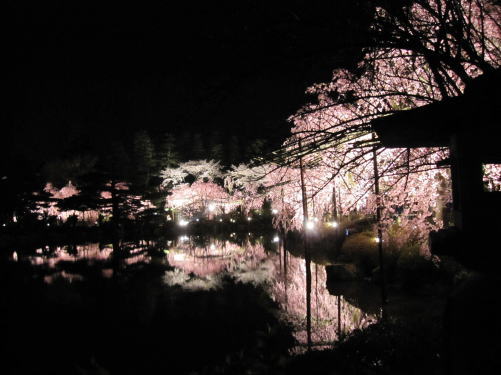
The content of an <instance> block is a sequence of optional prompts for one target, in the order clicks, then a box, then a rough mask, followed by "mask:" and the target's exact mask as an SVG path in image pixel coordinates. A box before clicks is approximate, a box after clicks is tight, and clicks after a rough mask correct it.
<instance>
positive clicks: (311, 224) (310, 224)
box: [306, 221, 315, 230]
mask: <svg viewBox="0 0 501 375" xmlns="http://www.w3.org/2000/svg"><path fill="white" fill-rule="evenodd" d="M306 229H308V230H313V229H315V222H313V221H307V222H306Z"/></svg>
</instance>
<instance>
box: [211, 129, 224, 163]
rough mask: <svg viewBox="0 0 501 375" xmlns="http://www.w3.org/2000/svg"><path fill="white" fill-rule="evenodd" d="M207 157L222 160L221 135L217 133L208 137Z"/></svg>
mask: <svg viewBox="0 0 501 375" xmlns="http://www.w3.org/2000/svg"><path fill="white" fill-rule="evenodd" d="M208 149H209V150H208V151H209V155H208V157H209V158H210V159H212V160H222V159H223V156H224V152H223V145H222V143H221V135H220V134H219V132H218V131H214V132H212V134H211V136H210V137H209V147H208Z"/></svg>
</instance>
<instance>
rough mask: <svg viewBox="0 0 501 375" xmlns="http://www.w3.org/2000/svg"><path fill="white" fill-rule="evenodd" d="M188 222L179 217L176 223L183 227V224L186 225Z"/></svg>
mask: <svg viewBox="0 0 501 375" xmlns="http://www.w3.org/2000/svg"><path fill="white" fill-rule="evenodd" d="M189 223H190V222H189V221H187V220H184V219H181V220H179V223H178V224H179V226H180V227H185V226H187V225H188V224H189Z"/></svg>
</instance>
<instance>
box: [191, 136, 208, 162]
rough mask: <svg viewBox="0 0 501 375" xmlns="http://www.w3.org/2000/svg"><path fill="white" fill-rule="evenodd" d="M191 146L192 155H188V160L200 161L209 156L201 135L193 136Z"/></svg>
mask: <svg viewBox="0 0 501 375" xmlns="http://www.w3.org/2000/svg"><path fill="white" fill-rule="evenodd" d="M190 146H191V147H190V149H191V155H188V159H191V160H198V159H204V158H205V157H206V156H207V154H206V149H205V146H204V142H203V140H202V135H201V134H200V133H195V134H193V137H192V138H191V145H190Z"/></svg>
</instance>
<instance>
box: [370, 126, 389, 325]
mask: <svg viewBox="0 0 501 375" xmlns="http://www.w3.org/2000/svg"><path fill="white" fill-rule="evenodd" d="M372 140H373V141H374V140H375V136H374V133H372ZM376 151H377V146H375V145H374V147H373V148H372V161H373V165H374V194H375V195H376V224H377V238H378V242H377V244H378V252H379V271H380V273H381V317H382V318H383V319H384V317H385V305H386V302H387V299H386V283H385V274H384V258H383V231H382V229H381V211H382V206H381V194H380V191H379V170H378V165H377V152H376Z"/></svg>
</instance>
